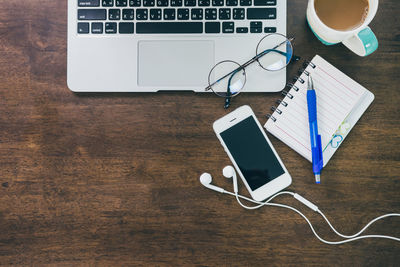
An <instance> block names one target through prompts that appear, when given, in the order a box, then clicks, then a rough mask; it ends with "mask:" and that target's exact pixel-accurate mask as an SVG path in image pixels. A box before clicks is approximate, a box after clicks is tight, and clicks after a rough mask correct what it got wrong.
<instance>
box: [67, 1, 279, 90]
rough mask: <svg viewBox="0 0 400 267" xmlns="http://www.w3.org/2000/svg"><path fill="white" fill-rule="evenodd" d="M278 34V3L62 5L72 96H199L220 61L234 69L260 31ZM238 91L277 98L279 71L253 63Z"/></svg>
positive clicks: (245, 57)
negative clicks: (232, 63) (172, 93)
mask: <svg viewBox="0 0 400 267" xmlns="http://www.w3.org/2000/svg"><path fill="white" fill-rule="evenodd" d="M273 32H278V33H281V34H284V35H286V0H69V1H68V74H67V80H68V81H67V82H68V87H69V89H70V90H72V91H74V92H157V91H171V90H173V91H194V92H205V90H204V89H205V87H206V86H207V85H208V74H209V72H210V70H211V69H212V67H213V66H214V65H215V64H216V63H218V62H220V61H222V60H233V61H236V62H238V63H239V64H242V63H244V62H246V61H247V60H248V59H250V58H251V57H253V56H255V53H256V46H257V43H258V42H259V41H260V39H261V38H262V37H264V36H265V35H266V34H268V33H273ZM246 73H247V82H246V87H245V88H244V89H243V91H244V92H277V91H280V90H282V89H283V88H284V86H285V83H286V70H282V71H279V72H269V71H265V70H263V69H262V68H260V67H258V66H257V64H253V65H252V66H250V67H249V68H248V69H246Z"/></svg>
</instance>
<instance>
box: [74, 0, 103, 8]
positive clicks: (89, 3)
mask: <svg viewBox="0 0 400 267" xmlns="http://www.w3.org/2000/svg"><path fill="white" fill-rule="evenodd" d="M78 6H80V7H98V6H100V0H78Z"/></svg>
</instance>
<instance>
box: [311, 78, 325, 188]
mask: <svg viewBox="0 0 400 267" xmlns="http://www.w3.org/2000/svg"><path fill="white" fill-rule="evenodd" d="M307 106H308V122H309V124H310V139H311V153H312V164H313V172H314V174H315V182H316V183H317V184H319V183H320V175H321V170H322V167H323V166H324V162H323V160H322V145H321V135H319V134H318V123H317V95H316V94H315V90H314V83H313V80H312V78H311V74H309V75H308V90H307Z"/></svg>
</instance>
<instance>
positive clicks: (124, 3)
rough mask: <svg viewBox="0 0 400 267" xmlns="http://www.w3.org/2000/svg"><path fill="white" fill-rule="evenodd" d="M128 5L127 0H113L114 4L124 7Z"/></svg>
mask: <svg viewBox="0 0 400 267" xmlns="http://www.w3.org/2000/svg"><path fill="white" fill-rule="evenodd" d="M127 5H128V0H115V6H118V7H124V6H127Z"/></svg>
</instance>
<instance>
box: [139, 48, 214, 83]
mask: <svg viewBox="0 0 400 267" xmlns="http://www.w3.org/2000/svg"><path fill="white" fill-rule="evenodd" d="M138 59H139V60H138V72H139V73H138V77H139V79H138V84H139V85H140V86H159V87H171V86H176V87H183V86H185V87H190V86H193V87H198V86H206V84H207V78H208V73H209V71H210V69H211V68H212V67H213V65H214V42H213V41H141V42H139V51H138Z"/></svg>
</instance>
